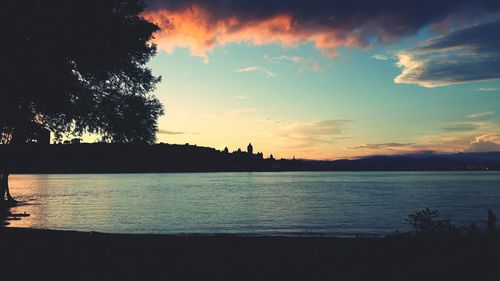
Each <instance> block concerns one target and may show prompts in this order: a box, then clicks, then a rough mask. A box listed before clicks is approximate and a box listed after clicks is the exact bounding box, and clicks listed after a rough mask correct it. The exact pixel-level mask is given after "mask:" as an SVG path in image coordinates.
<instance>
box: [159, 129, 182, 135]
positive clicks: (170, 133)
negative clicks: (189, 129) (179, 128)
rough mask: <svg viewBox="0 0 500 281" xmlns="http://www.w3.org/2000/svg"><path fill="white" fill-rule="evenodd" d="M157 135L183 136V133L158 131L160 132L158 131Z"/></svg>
mask: <svg viewBox="0 0 500 281" xmlns="http://www.w3.org/2000/svg"><path fill="white" fill-rule="evenodd" d="M158 134H160V135H184V134H185V133H184V132H175V131H168V130H162V129H160V130H158Z"/></svg>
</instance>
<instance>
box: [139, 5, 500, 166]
mask: <svg viewBox="0 0 500 281" xmlns="http://www.w3.org/2000/svg"><path fill="white" fill-rule="evenodd" d="M146 3H147V4H148V8H147V10H146V12H145V13H144V16H145V17H146V18H147V19H149V20H151V21H153V22H155V23H156V24H158V25H159V26H160V27H161V28H162V30H161V32H159V33H157V34H156V38H155V42H156V43H157V44H158V55H157V56H156V57H155V58H154V59H153V60H152V61H151V63H150V66H151V68H152V69H153V71H154V73H155V74H156V75H161V76H162V77H163V81H162V82H161V84H159V85H158V88H157V90H156V92H155V94H156V95H157V97H158V98H159V99H160V100H161V101H162V103H163V104H164V105H165V108H166V115H165V116H163V117H162V118H161V119H160V126H159V127H160V131H159V134H158V142H165V143H191V144H197V145H201V146H210V147H215V148H217V149H223V148H224V147H225V146H227V147H228V148H229V149H230V150H236V149H238V148H239V147H241V148H242V149H244V148H245V147H246V145H247V144H248V142H252V144H253V145H254V147H255V150H257V151H263V152H264V155H265V156H266V157H267V156H268V155H269V154H270V153H273V154H274V156H275V157H293V156H296V157H297V158H310V159H337V158H344V157H356V156H363V155H373V154H396V153H414V152H423V151H435V152H460V151H464V152H465V151H492V150H500V80H498V79H499V78H500V35H499V34H500V2H498V1H432V2H428V3H423V2H419V3H420V4H409V3H410V2H407V1H366V2H364V1H359V0H351V1H319V0H310V1H298V0H288V1H285V0H282V1H278V0H270V1H248V0H247V1H231V0H220V1H201V0H191V1H161V0H157V1H152V0H149V1H146Z"/></svg>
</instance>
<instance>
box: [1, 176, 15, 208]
mask: <svg viewBox="0 0 500 281" xmlns="http://www.w3.org/2000/svg"><path fill="white" fill-rule="evenodd" d="M0 199H1V200H2V202H5V199H7V204H15V203H17V201H16V200H15V199H14V198H13V197H12V196H11V195H10V190H9V174H7V173H0Z"/></svg>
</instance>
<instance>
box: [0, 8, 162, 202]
mask: <svg viewBox="0 0 500 281" xmlns="http://www.w3.org/2000/svg"><path fill="white" fill-rule="evenodd" d="M143 9H144V3H143V2H142V1H140V0H66V1H52V0H23V1H18V0H6V1H3V2H2V3H1V4H0V35H1V38H2V44H0V82H1V87H0V140H1V143H2V144H9V145H14V146H16V145H17V146H19V145H20V144H23V143H26V142H36V141H37V140H39V135H40V134H41V133H40V132H42V131H43V130H50V132H52V134H53V136H54V137H55V138H56V139H57V140H60V139H61V138H62V137H63V136H69V135H78V136H81V135H82V134H84V133H96V134H100V135H101V136H102V137H103V140H104V141H108V142H120V143H153V142H154V141H155V136H156V131H157V119H158V117H159V116H161V115H162V114H163V107H162V105H161V104H160V102H159V101H158V100H157V99H156V98H155V97H154V96H153V95H152V94H151V92H152V91H153V90H154V87H155V85H156V84H157V83H158V82H159V81H160V77H155V76H153V74H152V73H151V70H150V69H148V68H147V66H146V64H147V62H148V61H149V60H150V58H151V57H152V56H153V55H154V54H155V53H156V46H155V45H153V44H151V43H150V39H151V38H152V36H153V34H154V32H156V31H157V30H158V27H157V26H156V25H154V24H152V23H150V22H148V21H146V20H145V19H144V18H142V17H141V13H142V11H143ZM0 157H1V155H0ZM9 172H10V171H9V170H8V169H3V170H2V171H0V174H1V176H0V199H4V198H5V196H7V198H8V200H9V201H10V202H14V200H13V198H12V197H11V196H10V193H9V188H8V174H9ZM2 201H3V200H2Z"/></svg>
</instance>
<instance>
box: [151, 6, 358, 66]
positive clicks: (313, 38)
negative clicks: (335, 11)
mask: <svg viewBox="0 0 500 281" xmlns="http://www.w3.org/2000/svg"><path fill="white" fill-rule="evenodd" d="M143 16H144V18H146V19H147V20H149V21H151V22H153V23H155V24H157V25H158V26H159V27H160V28H161V31H159V32H158V34H157V35H156V38H155V43H156V44H157V45H158V47H159V48H160V49H161V50H164V51H166V52H168V53H171V52H173V51H174V50H175V49H176V48H188V49H189V50H190V51H191V54H192V55H194V56H198V57H202V58H203V59H204V61H205V62H208V55H207V53H208V52H209V51H210V50H212V49H213V48H215V47H223V46H225V45H227V44H231V43H248V44H253V45H267V44H278V45H280V46H282V47H284V48H293V47H297V46H298V45H300V44H305V43H313V45H314V47H315V48H316V49H318V50H319V51H321V53H323V54H324V55H326V56H328V57H335V56H337V51H336V50H337V48H338V47H340V46H344V47H348V48H354V47H364V46H365V45H366V44H365V43H364V42H363V39H362V34H361V33H360V32H357V31H352V32H347V33H346V32H345V31H341V30H339V29H335V28H333V27H331V26H326V25H325V26H322V25H307V24H298V23H297V22H296V20H294V18H293V16H291V15H288V14H286V13H282V14H276V15H273V16H270V17H268V18H264V19H251V20H246V21H244V20H241V19H239V18H237V17H235V16H227V17H222V18H221V17H219V18H217V19H216V18H215V17H213V16H212V15H211V14H210V12H209V11H208V10H205V9H204V8H202V7H200V6H197V5H192V6H189V7H187V8H183V9H180V10H169V9H166V8H163V9H159V10H151V11H147V12H145V13H144V14H143Z"/></svg>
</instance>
